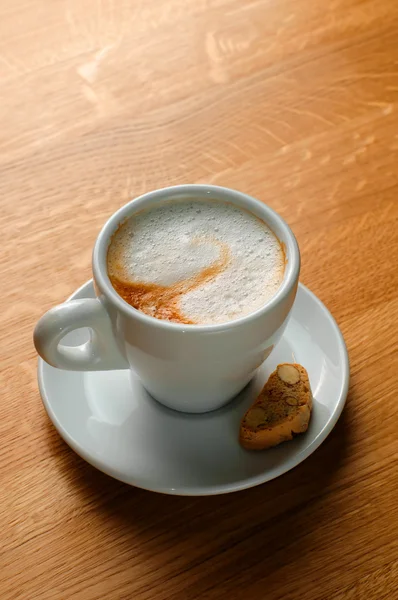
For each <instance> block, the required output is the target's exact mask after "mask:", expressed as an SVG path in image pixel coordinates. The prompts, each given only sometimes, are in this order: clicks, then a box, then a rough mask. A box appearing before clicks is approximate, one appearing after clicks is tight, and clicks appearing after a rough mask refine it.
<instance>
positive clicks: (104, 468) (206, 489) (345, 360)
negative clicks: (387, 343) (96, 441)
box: [37, 279, 350, 496]
mask: <svg viewBox="0 0 398 600" xmlns="http://www.w3.org/2000/svg"><path fill="white" fill-rule="evenodd" d="M90 287H91V288H93V280H92V279H89V280H88V281H86V282H85V283H84V284H83V285H81V286H80V287H79V288H78V289H77V290H75V291H74V292H73V294H71V295H70V296H69V298H68V299H67V300H66V301H67V302H69V301H70V300H73V299H75V298H76V296H79V295H81V294H85V293H86V290H87V289H89V288H90ZM299 288H301V291H302V292H304V293H305V294H306V295H308V296H310V298H311V299H312V300H313V301H314V302H315V303H317V304H318V305H319V307H320V308H321V310H322V312H323V313H324V314H325V316H326V318H328V319H329V320H330V322H331V325H332V328H333V330H334V332H335V334H336V336H337V340H338V345H339V355H340V356H341V360H342V386H341V391H340V394H339V396H338V399H337V400H336V403H335V406H334V409H333V412H332V413H331V415H330V418H329V420H328V422H327V424H326V425H325V426H324V427H323V428H322V429H321V431H319V432H318V434H317V435H316V436H315V437H314V439H313V440H312V441H311V443H310V444H309V445H308V446H306V448H305V449H304V450H303V451H301V452H298V453H297V454H295V455H294V457H293V458H291V459H290V460H289V461H288V462H287V463H286V462H283V463H282V464H281V465H280V466H279V467H278V468H275V469H274V470H273V472H272V474H271V475H269V474H267V472H264V473H263V474H260V475H255V476H252V477H248V478H247V479H243V480H240V481H238V482H233V483H228V484H221V485H219V486H217V485H212V486H208V485H207V486H200V487H190V486H188V487H184V486H180V487H178V488H171V487H165V486H160V487H159V486H158V487H157V486H156V485H154V486H148V485H144V484H143V483H140V481H139V480H132V479H129V478H124V477H123V475H122V474H120V473H119V472H117V471H116V470H114V469H112V468H110V467H109V466H108V465H104V464H103V463H102V462H101V461H99V460H96V459H95V458H94V457H93V456H92V455H91V454H90V453H89V452H87V451H86V450H85V449H84V447H83V446H81V444H80V443H79V442H77V441H76V440H75V439H74V438H73V436H72V435H70V434H69V433H68V431H67V430H66V429H65V428H64V427H63V425H62V423H61V422H60V421H59V420H58V418H57V417H56V415H55V413H54V411H53V409H52V406H51V400H50V398H49V395H48V394H47V392H46V385H45V374H44V368H45V366H46V363H45V361H44V360H43V359H41V358H40V357H39V358H38V367H37V379H38V387H39V392H40V396H41V399H42V403H43V406H44V408H45V410H46V413H47V415H48V417H49V419H50V421H51V422H52V424H53V425H54V427H55V429H56V430H57V432H58V433H59V435H60V436H61V438H62V439H63V440H64V442H66V444H68V446H69V447H70V448H71V449H72V450H73V451H74V452H76V454H77V455H78V456H80V458H82V459H83V460H85V461H86V462H87V463H89V464H90V465H91V466H93V467H95V468H96V469H98V470H99V471H101V472H102V473H105V474H106V475H108V476H110V477H112V478H113V479H116V480H118V481H121V482H123V483H125V484H127V485H131V486H134V487H137V488H140V489H143V490H147V491H151V492H157V493H161V494H167V495H175V496H215V495H220V494H228V493H232V492H238V491H242V490H245V489H249V488H252V487H256V486H258V485H261V484H263V483H267V482H268V481H272V480H273V479H276V478H277V477H280V476H281V475H283V474H285V473H287V472H288V471H291V470H292V469H294V468H295V467H297V466H298V465H299V464H300V463H302V462H303V461H304V460H306V459H307V458H308V457H309V456H310V455H311V454H312V453H313V452H315V450H317V449H318V448H319V446H320V445H321V444H322V443H323V442H324V441H325V439H326V438H327V437H328V435H329V434H330V433H331V431H332V430H333V429H334V427H335V425H336V423H337V421H338V420H339V418H340V415H341V413H342V411H343V408H344V406H345V403H346V399H347V395H348V389H349V382H350V364H349V357H348V351H347V347H346V343H345V341H344V338H343V334H342V333H341V331H340V328H339V326H338V324H337V322H336V320H335V318H334V317H333V315H332V314H331V312H330V311H329V310H328V308H327V307H326V306H325V304H324V303H323V302H322V301H321V300H320V299H319V298H318V297H317V296H316V295H315V294H314V293H313V292H312V291H311V290H310V289H309V288H308V287H307V286H305V285H304V284H302V283H301V282H299ZM61 371H62V370H61Z"/></svg>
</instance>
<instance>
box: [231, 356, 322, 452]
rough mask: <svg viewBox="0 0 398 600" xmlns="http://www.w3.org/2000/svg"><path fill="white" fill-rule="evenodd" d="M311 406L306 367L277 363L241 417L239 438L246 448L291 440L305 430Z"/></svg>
mask: <svg viewBox="0 0 398 600" xmlns="http://www.w3.org/2000/svg"><path fill="white" fill-rule="evenodd" d="M311 410H312V394H311V388H310V383H309V380H308V373H307V371H306V370H305V369H304V367H302V366H301V365H298V364H295V363H294V364H288V363H283V364H281V365H278V367H277V368H276V370H275V371H274V372H273V373H271V375H270V377H269V379H268V381H267V383H266V384H265V386H264V388H263V390H262V392H261V393H260V395H259V397H258V398H257V400H256V401H255V402H254V404H253V405H252V406H251V408H249V410H248V411H247V412H246V414H245V416H244V417H243V419H242V422H241V426H240V435H239V441H240V443H241V444H242V446H243V447H244V448H247V449H248V450H264V449H266V448H271V447H272V446H276V445H277V444H280V443H281V442H285V441H287V440H291V439H293V437H294V436H295V435H296V434H298V433H303V432H304V431H307V428H308V423H309V421H310V416H311Z"/></svg>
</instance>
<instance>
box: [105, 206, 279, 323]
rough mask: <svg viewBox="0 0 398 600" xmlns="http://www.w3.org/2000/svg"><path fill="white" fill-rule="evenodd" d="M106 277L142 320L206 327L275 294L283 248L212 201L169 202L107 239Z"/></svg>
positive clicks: (233, 209)
mask: <svg viewBox="0 0 398 600" xmlns="http://www.w3.org/2000/svg"><path fill="white" fill-rule="evenodd" d="M107 267H108V275H109V278H110V281H111V283H112V285H113V287H114V289H115V290H116V292H117V293H118V294H119V295H120V296H121V297H122V298H123V299H124V300H125V301H126V302H128V303H129V304H130V305H131V306H133V307H134V308H136V309H138V310H140V311H141V312H143V313H146V314H147V315H150V316H152V317H156V318H157V319H164V320H168V321H173V322H177V323H186V324H194V325H211V324H216V323H224V322H227V321H232V320H235V319H239V318H240V317H243V316H245V315H248V314H250V313H252V312H254V311H256V310H258V309H259V308H260V307H261V306H263V305H264V304H265V303H266V302H267V301H268V300H269V299H270V298H271V297H272V296H273V295H274V294H275V293H276V291H277V290H278V288H279V286H280V285H281V283H282V279H283V275H284V269H285V255H284V252H283V248H282V246H281V244H280V242H279V241H278V239H277V238H276V236H275V235H274V233H273V232H272V231H271V230H270V228H269V227H268V226H267V225H266V223H264V222H263V221H261V220H260V219H258V218H257V217H256V216H255V215H253V214H251V213H250V212H247V211H246V210H244V209H241V208H239V207H237V206H235V205H233V204H229V203H226V202H221V201H217V200H214V201H213V200H210V199H209V200H195V199H190V200H174V201H169V202H166V203H164V204H161V205H159V206H156V207H155V208H151V209H147V210H143V211H142V212H139V213H137V214H133V215H132V216H131V217H130V218H129V219H127V220H126V221H125V222H123V223H122V224H121V225H120V226H119V228H118V229H117V231H116V232H115V233H114V235H113V236H112V239H111V242H110V245H109V249H108V257H107Z"/></svg>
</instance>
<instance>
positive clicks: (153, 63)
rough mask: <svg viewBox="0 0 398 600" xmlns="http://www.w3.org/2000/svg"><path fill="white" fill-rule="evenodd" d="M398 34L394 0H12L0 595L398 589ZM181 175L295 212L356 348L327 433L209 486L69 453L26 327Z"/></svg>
mask: <svg viewBox="0 0 398 600" xmlns="http://www.w3.org/2000/svg"><path fill="white" fill-rule="evenodd" d="M397 40H398V4H397V2H396V1H395V0H382V1H380V2H376V1H360V0H333V1H331V2H327V3H322V2H315V0H252V1H250V0H247V1H245V2H242V1H240V0H196V1H192V2H184V1H183V0H145V1H144V0H142V1H133V0H131V1H128V0H126V1H120V2H113V0H95V1H94V0H92V1H91V0H79V1H78V0H68V1H65V0H52V1H51V2H48V1H46V0H35V1H32V0H16V2H15V3H13V4H12V3H10V2H7V1H6V0H0V98H1V100H0V119H1V128H0V198H1V212H0V224H1V246H2V259H1V263H0V264H1V266H0V268H1V290H2V291H1V295H0V315H1V316H0V320H1V336H2V343H1V349H0V352H1V378H2V379H1V400H0V430H1V443H0V447H1V450H0V452H1V463H0V464H1V467H0V469H1V479H0V481H1V484H0V530H1V543H0V553H1V556H0V563H1V565H2V566H1V568H0V597H1V598H2V600H9V599H10V600H11V599H23V600H25V599H26V600H32V599H36V598H40V599H43V600H45V599H49V600H53V599H62V600H64V599H68V600H71V599H73V600H75V599H76V600H77V599H79V600H80V599H81V600H97V599H98V598H106V599H112V600H114V599H130V598H134V599H139V600H145V599H148V600H149V599H153V598H157V599H158V600H162V599H165V600H166V599H167V600H173V599H180V598H182V599H184V600H194V599H197V598H206V600H207V599H208V600H213V599H214V600H216V599H217V600H222V599H224V598H225V599H227V598H234V599H244V600H246V599H249V598H253V599H263V598H265V597H266V598H267V600H276V599H282V598H283V599H284V600H289V599H296V598H300V597H303V598H305V599H306V600H319V599H328V600H340V599H353V600H354V599H365V598H366V600H373V599H374V600H382V599H383V598H389V599H390V598H391V599H392V598H393V597H395V598H396V597H397V596H396V594H397V587H398V545H397V544H398V541H397V540H398V509H397V492H398V478H397V420H398V402H397V376H396V373H397V369H398V360H397V359H398V354H397V345H398V344H397V319H398V268H397V264H398V226H397V219H398V199H397V194H398V187H397V185H398V169H397V161H398V42H397ZM184 182H203V183H212V184H219V185H225V186H229V187H233V188H238V189H240V190H243V191H245V192H248V193H249V194H252V195H254V196H256V197H258V198H260V199H262V200H264V201H265V202H267V203H268V204H270V205H271V206H272V207H273V208H274V209H276V210H277V211H278V212H279V213H280V214H281V215H282V216H283V217H284V218H285V219H286V220H287V221H288V222H289V224H290V225H291V226H292V228H293V229H294V231H295V233H296V236H297V238H298V241H299V244H300V247H301V251H302V281H303V283H305V284H306V285H307V286H309V287H310V288H311V289H312V290H313V291H314V292H315V293H316V294H317V295H318V296H319V297H320V298H321V299H322V300H323V301H324V302H325V304H326V305H327V306H328V307H329V309H330V310H331V311H332V313H333V315H334V316H335V318H336V320H337V322H338V323H339V325H340V327H341V329H342V332H343V335H344V336H345V339H346V342H347V346H348V351H349V355H350V360H351V375H352V379H351V385H350V392H349V396H348V402H347V406H346V409H345V411H344V413H343V415H342V417H341V419H340V421H339V423H338V424H337V426H336V428H335V430H334V432H333V433H332V434H331V435H330V437H329V438H328V439H327V441H326V442H325V443H324V444H323V445H322V446H321V448H320V449H319V450H318V451H317V452H315V454H313V455H312V456H311V457H310V458H309V459H308V460H307V461H305V462H304V463H303V464H301V465H300V466H299V467H297V468H296V469H294V470H293V471H291V472H289V473H287V474H286V475H284V476H283V477H281V478H279V479H277V480H275V481H273V482H271V483H269V484H265V485H263V486H260V487H258V488H255V489H251V490H248V491H245V492H240V493H236V494H231V495H227V496H220V497H212V498H178V497H167V496H161V495H157V494H153V493H149V492H144V491H141V490H139V489H135V488H131V487H128V486H127V485H124V484H121V483H119V482H117V481H114V480H112V479H110V478H108V477H107V476H105V475H103V474H102V473H100V472H98V471H96V470H95V469H94V468H92V467H90V466H89V465H87V464H86V463H85V462H84V461H83V460H81V459H80V458H79V457H78V456H76V455H75V454H74V453H73V452H72V451H71V450H70V449H69V448H68V447H67V446H66V444H65V443H64V442H63V441H62V440H61V439H60V438H59V436H58V435H57V434H56V432H55V430H54V428H53V426H52V425H51V423H50V422H49V420H48V417H47V415H46V414H45V411H44V409H43V406H42V404H41V401H40V396H39V392H38V389H37V381H36V364H37V360H36V356H35V352H34V349H33V345H32V339H31V338H32V329H33V327H34V323H35V322H36V320H37V319H38V318H39V317H40V315H41V314H42V313H43V312H44V311H45V310H47V309H49V308H50V307H51V306H53V305H54V304H56V303H59V302H61V301H63V300H64V299H65V298H66V297H67V296H68V295H69V294H71V293H72V292H73V291H74V290H75V289H76V288H77V287H78V286H80V285H81V284H82V283H83V282H84V281H86V280H87V279H88V278H89V277H90V257H91V249H92V246H93V242H94V240H95V238H96V235H97V232H98V231H99V229H100V227H101V225H102V223H103V222H104V221H105V219H106V218H107V217H108V216H109V215H111V213H113V212H114V211H115V210H116V209H117V208H119V207H120V206H121V205H122V204H124V203H125V202H126V201H127V200H128V199H130V198H132V197H134V196H136V195H138V194H141V193H143V192H145V191H148V190H151V189H154V188H157V187H162V186H165V185H170V184H178V183H184ZM394 594H395V596H394Z"/></svg>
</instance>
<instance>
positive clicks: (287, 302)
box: [34, 185, 300, 413]
mask: <svg viewBox="0 0 398 600" xmlns="http://www.w3.org/2000/svg"><path fill="white" fill-rule="evenodd" d="M92 269H93V282H94V288H95V291H96V296H97V298H96V299H92V298H91V299H88V298H87V299H82V300H72V301H69V302H65V303H64V304H60V305H59V306H56V307H54V308H53V309H51V310H50V311H48V312H47V313H46V314H45V315H44V316H43V317H42V318H41V319H40V320H39V322H38V323H37V325H36V328H35V331H34V343H35V347H36V349H37V352H38V353H39V355H40V356H41V357H42V358H43V360H45V361H46V362H47V363H49V364H50V365H52V366H54V367H57V368H60V369H68V370H74V371H97V370H98V371H100V370H111V369H132V370H133V371H134V372H135V373H137V374H138V376H139V377H140V379H141V382H142V384H143V386H144V387H145V388H146V390H147V391H148V392H149V393H150V394H151V395H152V396H153V397H154V398H155V399H156V400H158V401H159V402H161V403H162V404H164V405H165V406H167V407H169V408H172V409H174V410H179V411H183V412H188V413H203V412H208V411H212V410H215V409H217V408H220V407H221V406H223V405H224V404H226V403H227V402H228V401H229V400H231V399H232V398H233V397H234V396H235V395H236V394H238V393H239V392H240V391H241V390H242V389H243V388H244V387H245V386H246V385H247V384H248V383H249V381H250V380H251V378H252V377H253V375H254V374H255V372H256V370H257V368H258V367H259V366H260V365H261V364H262V363H263V362H264V360H265V359H266V358H267V357H268V356H269V354H270V353H271V351H272V349H273V348H274V347H275V345H276V344H277V343H278V341H279V339H280V338H281V336H282V334H283V331H284V328H285V326H286V324H287V321H288V317H289V313H290V311H291V308H292V306H293V302H294V299H295V295H296V291H297V286H298V278H299V271H300V254H299V249H298V245H297V242H296V239H295V237H294V235H293V233H292V231H291V230H290V228H289V227H288V225H287V224H286V223H285V222H284V220H283V219H282V218H281V217H280V216H279V215H278V214H277V213H275V212H274V211H273V210H272V209H271V208H269V207H268V206H266V205H265V204H264V203H262V202H260V201H259V200H256V199H254V198H252V197H250V196H248V195H246V194H243V193H241V192H238V191H234V190H230V189H227V188H221V187H217V186H209V185H181V186H175V187H170V188H165V189H161V190H157V191H154V192H150V193H147V194H144V195H143V196H140V197H138V198H136V199H134V200H132V201H131V202H129V203H128V204H126V205H125V206H123V207H122V208H121V209H119V210H118V211H117V212H116V213H115V214H114V215H113V216H112V217H111V218H110V219H109V220H108V222H107V223H106V224H105V225H104V227H103V228H102V230H101V232H100V234H99V235H98V238H97V240H96V243H95V246H94V251H93V261H92ZM82 327H87V328H88V329H89V331H90V339H89V341H88V342H86V343H84V344H82V345H80V346H77V347H70V346H66V345H64V344H62V339H63V338H64V336H65V335H66V334H67V333H69V332H71V331H73V330H75V329H80V328H82Z"/></svg>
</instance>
